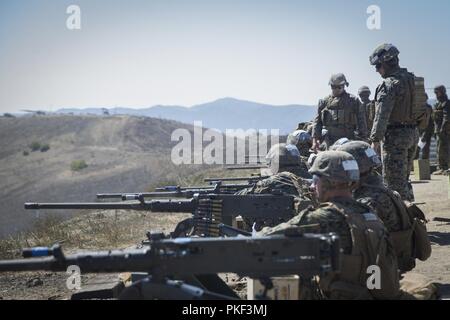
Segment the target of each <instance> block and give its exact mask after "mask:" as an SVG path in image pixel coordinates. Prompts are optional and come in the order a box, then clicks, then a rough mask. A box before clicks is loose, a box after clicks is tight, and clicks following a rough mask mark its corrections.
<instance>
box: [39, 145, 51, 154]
mask: <svg viewBox="0 0 450 320" xmlns="http://www.w3.org/2000/svg"><path fill="white" fill-rule="evenodd" d="M48 150H50V145H49V144H48V143H46V144H43V145H41V152H47V151H48Z"/></svg>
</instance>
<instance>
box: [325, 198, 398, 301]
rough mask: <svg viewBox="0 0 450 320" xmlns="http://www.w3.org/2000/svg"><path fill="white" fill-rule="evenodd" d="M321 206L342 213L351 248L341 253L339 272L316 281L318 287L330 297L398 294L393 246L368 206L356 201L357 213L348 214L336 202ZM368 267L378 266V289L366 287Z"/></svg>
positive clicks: (389, 297)
mask: <svg viewBox="0 0 450 320" xmlns="http://www.w3.org/2000/svg"><path fill="white" fill-rule="evenodd" d="M321 206H326V207H328V208H332V209H333V210H334V211H335V212H338V213H339V214H341V215H343V216H344V217H345V219H346V222H347V224H348V227H349V229H350V234H351V239H352V250H351V253H350V254H342V257H341V261H342V264H341V272H340V273H338V274H331V275H328V276H326V277H324V278H322V279H320V281H319V285H320V287H321V288H322V290H323V291H324V292H325V293H326V294H328V296H329V298H331V299H372V298H375V299H394V298H396V297H397V296H398V294H399V276H398V270H397V268H398V266H397V259H396V256H395V251H394V248H393V247H392V244H391V242H390V240H389V234H388V232H387V230H386V228H385V227H384V225H383V223H382V222H381V220H380V219H379V218H378V217H377V215H376V214H374V213H373V212H372V211H371V209H370V208H369V207H368V206H365V205H363V204H360V207H361V209H360V210H358V211H359V212H355V211H353V212H351V213H349V212H348V211H349V210H348V208H346V207H345V206H343V205H340V204H338V203H325V204H323V205H321ZM369 266H378V267H379V268H380V272H379V273H378V275H379V276H380V280H381V281H380V284H381V285H380V289H369V288H368V286H367V282H368V277H369V276H370V274H371V272H369V273H368V271H370V270H369V269H368V267H369Z"/></svg>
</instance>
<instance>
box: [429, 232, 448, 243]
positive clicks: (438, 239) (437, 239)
mask: <svg viewBox="0 0 450 320" xmlns="http://www.w3.org/2000/svg"><path fill="white" fill-rule="evenodd" d="M428 237H429V238H430V241H431V242H432V243H435V244H437V245H440V246H448V245H450V234H449V233H444V232H436V231H433V232H428Z"/></svg>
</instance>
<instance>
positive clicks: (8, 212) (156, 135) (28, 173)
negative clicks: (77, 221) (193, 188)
mask: <svg viewBox="0 0 450 320" xmlns="http://www.w3.org/2000/svg"><path fill="white" fill-rule="evenodd" d="M177 128H186V129H188V130H190V131H192V129H193V127H192V126H189V125H186V124H182V123H179V122H175V121H168V120H160V119H154V118H148V117H131V116H111V117H99V116H33V117H22V118H4V117H2V118H0V161H1V165H0V201H1V203H2V205H1V207H0V236H5V235H9V234H13V233H15V232H17V231H21V230H24V229H26V228H27V227H29V226H30V225H31V224H32V223H33V221H34V220H35V219H36V215H37V213H33V212H30V211H25V210H24V209H23V203H24V202H30V201H31V202H49V201H53V202H62V201H93V200H94V199H95V194H96V193H99V192H137V191H142V190H147V189H148V188H149V187H150V186H152V185H154V184H156V183H164V182H166V183H176V182H180V181H181V182H184V181H187V180H183V179H186V178H189V177H190V176H192V175H193V174H194V173H198V171H199V170H203V169H204V167H200V168H199V167H198V166H195V167H194V166H180V167H177V166H174V165H173V164H172V163H171V162H170V160H169V159H170V152H171V148H172V146H173V145H174V144H176V142H171V141H170V136H171V133H172V132H173V130H175V129H177ZM33 142H34V143H35V144H36V142H37V143H39V144H40V145H41V147H42V146H43V145H46V144H48V146H49V147H50V149H49V150H47V151H45V149H44V151H45V152H41V151H40V150H37V151H34V152H32V151H31V148H30V145H31V144H32V143H33ZM73 161H84V162H85V163H86V164H87V167H86V168H84V169H82V170H78V171H74V170H72V168H71V164H72V162H73ZM57 214H64V215H67V214H68V213H67V212H58V213H57Z"/></svg>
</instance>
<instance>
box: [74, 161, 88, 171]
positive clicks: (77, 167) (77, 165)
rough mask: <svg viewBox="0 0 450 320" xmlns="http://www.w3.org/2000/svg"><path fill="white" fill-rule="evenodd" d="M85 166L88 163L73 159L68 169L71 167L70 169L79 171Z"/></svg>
mask: <svg viewBox="0 0 450 320" xmlns="http://www.w3.org/2000/svg"><path fill="white" fill-rule="evenodd" d="M87 166H88V165H87V163H86V161H84V160H74V161H72V163H71V164H70V169H72V171H80V170H83V169H84V168H87Z"/></svg>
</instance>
